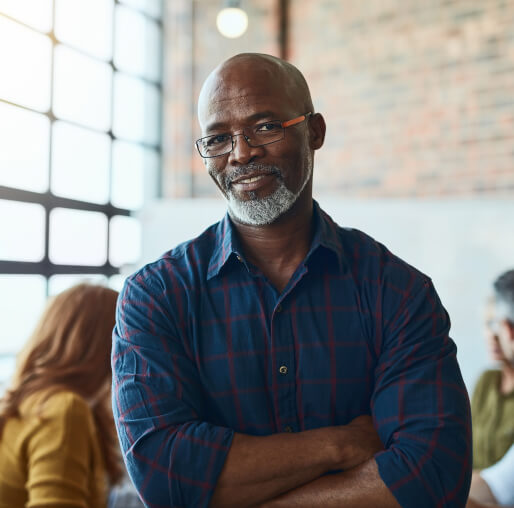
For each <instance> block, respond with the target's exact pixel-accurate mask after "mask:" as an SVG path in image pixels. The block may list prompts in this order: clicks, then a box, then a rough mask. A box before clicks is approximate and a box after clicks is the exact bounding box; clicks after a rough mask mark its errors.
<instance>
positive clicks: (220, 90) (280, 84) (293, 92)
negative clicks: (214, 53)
mask: <svg viewBox="0 0 514 508" xmlns="http://www.w3.org/2000/svg"><path fill="white" fill-rule="evenodd" d="M265 95H269V96H278V97H280V98H281V99H282V100H283V101H285V102H286V103H287V104H288V105H289V106H290V109H291V110H295V111H296V112H297V113H298V114H302V113H305V112H308V111H313V105H312V99H311V94H310V91H309V87H308V85H307V82H306V81H305V78H304V77H303V75H302V73H301V72H300V71H299V70H298V69H297V68H296V67H295V66H294V65H292V64H290V63H289V62H286V61H284V60H281V59H280V58H276V57H274V56H271V55H265V54H261V53H241V54H239V55H235V56H233V57H231V58H229V59H228V60H226V61H225V62H223V63H222V64H220V65H219V66H218V67H217V68H216V69H214V70H213V71H212V72H211V73H210V74H209V76H208V77H207V79H206V80H205V82H204V84H203V86H202V89H201V91H200V96H199V99H198V119H199V122H200V125H201V126H202V128H204V127H205V122H206V119H207V117H208V116H209V114H210V113H211V112H212V111H213V110H216V109H219V108H222V107H223V102H224V101H232V103H233V101H237V100H239V99H241V100H243V98H246V99H247V100H251V98H252V96H253V97H262V96H265Z"/></svg>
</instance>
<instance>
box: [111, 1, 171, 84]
mask: <svg viewBox="0 0 514 508" xmlns="http://www.w3.org/2000/svg"><path fill="white" fill-rule="evenodd" d="M114 33H115V34H116V38H115V45H114V63H115V64H116V67H117V68H118V69H120V70H122V71H125V72H128V73H130V74H137V75H139V76H143V77H145V78H148V79H150V80H152V81H158V80H159V79H160V76H161V30H160V28H159V26H158V25H157V23H155V22H154V21H152V20H150V19H149V18H148V17H146V16H143V15H142V14H139V13H138V12H136V11H134V10H132V9H127V8H125V7H116V29H115V31H114Z"/></svg>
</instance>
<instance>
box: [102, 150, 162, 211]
mask: <svg viewBox="0 0 514 508" xmlns="http://www.w3.org/2000/svg"><path fill="white" fill-rule="evenodd" d="M112 156H113V159H112V191H111V203H112V204H113V205H114V206H117V207H118V208H128V209H130V210H138V209H139V208H141V207H142V206H143V203H144V202H145V200H146V201H149V200H151V199H153V198H155V197H156V196H157V189H156V187H157V178H158V165H159V157H158V155H157V153H156V152H155V151H154V150H150V149H148V148H144V147H142V146H141V145H135V144H133V143H127V142H125V141H115V142H114V144H113V154H112Z"/></svg>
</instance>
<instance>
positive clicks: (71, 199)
mask: <svg viewBox="0 0 514 508" xmlns="http://www.w3.org/2000/svg"><path fill="white" fill-rule="evenodd" d="M161 18H162V2H161V0H127V1H122V0H116V1H115V0H0V69H2V77H1V79H0V301H1V305H0V322H1V323H2V337H1V338H0V391H1V389H2V387H3V386H4V383H5V381H6V379H7V377H8V376H9V375H10V373H11V372H12V369H13V365H14V355H15V353H17V352H18V351H19V350H20V347H21V346H22V344H23V343H24V342H25V341H26V340H27V338H28V337H29V335H30V333H31V331H32V328H33V326H34V325H35V322H36V320H37V318H38V317H39V315H40V313H41V310H42V308H43V306H44V302H45V300H46V297H47V296H48V295H53V294H56V293H58V292H60V291H62V290H64V289H66V288H68V287H70V286H71V285H73V284H76V283H78V282H80V281H83V280H90V281H96V282H99V283H103V284H106V285H109V286H110V287H113V288H115V289H118V290H119V289H120V288H121V285H122V283H123V281H124V279H125V277H126V274H127V273H128V272H129V271H131V270H132V269H133V268H135V267H134V265H135V264H137V262H138V260H139V257H140V254H141V224H140V222H139V220H138V219H137V218H136V217H131V216H130V215H131V214H132V213H133V212H135V211H137V210H139V209H140V208H141V207H142V206H143V204H144V203H145V202H146V201H147V200H150V199H153V198H155V197H156V196H157V193H158V189H159V177H160V160H161V157H160V150H161V148H160V137H161V129H160V108H161V91H162V86H161V76H162V71H161V55H162V22H161ZM6 49H7V50H6ZM120 272H122V273H120ZM20 313H21V314H22V315H21V314H20Z"/></svg>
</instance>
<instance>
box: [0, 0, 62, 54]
mask: <svg viewBox="0 0 514 508" xmlns="http://www.w3.org/2000/svg"><path fill="white" fill-rule="evenodd" d="M0 12H1V13H2V14H7V15H8V16H11V17H12V18H16V19H17V20H19V21H21V22H22V23H25V24H27V25H30V26H31V27H33V28H35V29H36V30H40V31H42V32H49V31H50V30H51V29H52V0H0ZM0 47H1V46H0Z"/></svg>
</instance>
